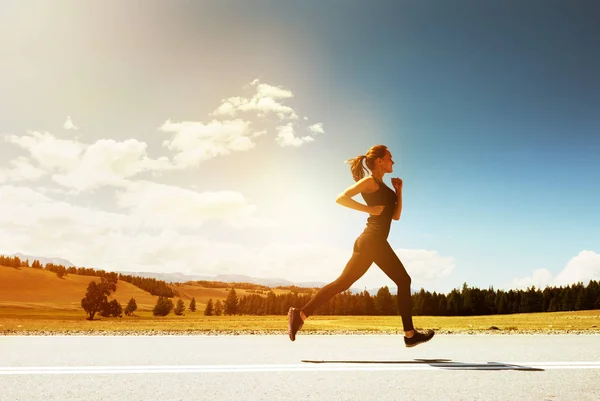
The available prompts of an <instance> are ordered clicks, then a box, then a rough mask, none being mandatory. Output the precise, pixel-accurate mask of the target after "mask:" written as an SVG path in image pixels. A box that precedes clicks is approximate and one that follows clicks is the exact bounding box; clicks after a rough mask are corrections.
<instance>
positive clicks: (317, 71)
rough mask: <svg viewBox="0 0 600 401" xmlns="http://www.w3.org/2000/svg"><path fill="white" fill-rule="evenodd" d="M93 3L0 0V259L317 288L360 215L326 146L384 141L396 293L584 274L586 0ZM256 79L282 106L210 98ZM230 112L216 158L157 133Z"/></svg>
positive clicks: (596, 220) (592, 230) (591, 38)
mask: <svg viewBox="0 0 600 401" xmlns="http://www.w3.org/2000/svg"><path fill="white" fill-rule="evenodd" d="M102 4H103V6H102V7H101V8H100V7H99V6H98V5H93V3H85V4H84V3H79V2H68V1H65V2H61V3H60V4H58V5H56V4H55V5H54V6H52V7H51V6H49V5H47V4H45V3H43V2H40V3H39V7H37V8H36V10H37V11H36V12H35V13H31V12H30V11H29V10H30V8H29V7H28V6H25V5H18V4H17V3H14V4H3V5H1V6H0V11H2V12H1V13H0V14H1V15H2V17H0V22H1V25H2V28H0V34H1V35H0V37H2V39H0V41H1V42H0V44H2V46H3V48H4V49H5V50H4V52H5V56H6V57H5V59H6V60H7V62H6V63H5V64H4V66H3V69H5V73H4V74H2V76H1V77H0V106H1V107H2V109H3V110H4V111H5V112H4V113H2V114H3V115H2V116H1V117H0V134H2V135H4V138H5V141H3V143H2V146H1V147H0V156H1V157H2V158H1V160H0V188H2V190H3V193H2V194H1V196H0V202H2V207H3V210H8V211H14V212H13V213H7V214H5V217H4V220H2V223H3V225H2V227H1V228H0V236H1V238H2V239H3V242H2V243H3V244H4V245H2V249H0V251H2V252H5V253H13V252H25V253H31V254H39V255H42V254H43V255H44V256H53V255H56V256H61V257H65V258H67V259H70V260H71V261H72V262H73V263H75V264H77V265H86V266H89V267H98V268H105V269H111V268H114V269H116V270H128V269H131V270H132V271H140V270H154V271H181V272H186V273H204V274H217V273H219V272H223V273H240V274H248V275H254V276H271V277H281V278H286V279H289V280H293V281H296V282H300V281H328V280H332V279H334V278H335V277H336V276H337V274H339V272H340V271H341V269H342V268H343V265H344V264H345V261H346V260H347V258H348V257H349V256H350V251H351V249H352V242H353V241H354V238H355V237H356V236H357V235H358V234H359V233H360V232H361V230H362V228H363V225H364V222H365V219H366V215H363V214H361V213H359V212H355V211H352V210H350V209H344V208H342V207H340V206H338V205H336V204H335V202H334V200H335V197H336V196H337V194H338V193H339V192H341V191H342V190H343V189H344V188H345V187H347V186H348V185H351V184H352V181H351V175H350V172H349V168H348V166H347V165H344V164H343V161H344V160H345V159H348V158H350V157H354V156H356V155H358V154H362V153H365V152H366V150H367V149H368V148H369V147H370V146H372V145H375V144H379V143H383V144H386V145H388V146H389V148H390V150H391V151H392V154H393V155H394V159H395V162H396V164H395V172H394V173H393V174H392V175H391V176H398V177H401V178H403V180H404V188H405V189H404V211H403V215H402V218H401V220H400V221H399V222H394V225H393V228H392V231H391V234H390V238H389V241H390V243H391V244H392V246H393V247H394V249H396V251H397V252H398V254H399V256H400V258H401V260H403V262H404V263H405V265H406V267H407V270H408V271H409V273H410V274H411V276H413V283H414V284H415V286H417V287H421V286H423V287H425V288H427V289H431V290H438V291H449V290H450V289H452V288H455V287H459V286H461V285H462V283H463V282H467V283H468V284H470V285H474V286H479V287H481V288H486V287H488V286H490V285H493V286H495V287H497V288H509V287H524V286H527V285H531V284H535V285H545V284H567V283H570V282H575V281H578V280H581V281H585V280H589V279H591V278H593V279H600V255H599V253H600V230H599V229H598V227H600V213H599V212H598V211H597V207H598V206H597V205H599V204H600V185H599V184H598V183H600V157H598V155H599V154H600V25H599V24H598V22H597V21H598V20H599V18H600V5H598V3H597V2H593V1H581V2H558V1H528V2H517V1H504V2H493V1H454V2H443V1H418V2H417V1H413V2H399V1H395V2H391V1H390V2H383V1H374V2H368V3H367V2H354V1H304V2H302V3H301V4H300V3H299V2H287V1H252V2H248V1H221V2H203V3H193V2H169V3H164V2H143V5H141V4H142V3H139V4H138V3H135V2H131V3H128V4H126V5H124V4H121V3H120V2H115V1H113V2H103V3H102ZM255 80H258V81H255ZM261 84H262V85H266V86H263V87H262V88H263V89H264V90H265V91H267V92H268V93H269V94H271V95H272V94H274V95H273V96H275V97H274V98H268V99H270V100H271V101H274V102H275V103H274V104H275V105H276V107H280V106H281V105H285V106H287V107H290V108H291V110H292V111H293V113H295V114H297V115H298V118H297V119H293V118H291V117H290V116H291V114H287V115H286V116H284V117H277V115H276V113H275V111H274V110H275V109H269V110H267V113H266V115H262V114H260V113H258V111H257V110H258V109H254V110H251V111H245V112H242V111H240V110H238V111H237V113H238V114H236V115H235V116H234V115H233V114H232V115H227V114H220V115H219V114H218V113H217V114H211V113H213V112H214V111H215V110H216V109H217V108H218V107H219V106H220V105H221V104H223V103H224V102H226V100H227V99H230V98H232V97H243V98H244V99H250V98H251V97H252V96H254V94H259V93H260V89H259V88H261V87H260V85H261ZM265 88H266V89H265ZM269 88H271V89H269ZM273 88H280V89H281V90H284V91H287V92H286V94H285V95H281V96H280V97H277V96H278V95H277V94H276V92H273V90H274V89H273ZM267 92H264V93H267ZM288 95H289V96H288ZM257 96H258V95H257ZM265 96H266V95H265ZM274 107H275V106H274ZM286 110H287V109H286ZM288 111H289V110H288ZM288 111H285V112H286V113H287V112H288ZM244 113H245V114H244ZM252 113H254V114H252ZM240 115H243V118H244V121H246V122H249V123H251V126H252V127H253V128H256V131H255V132H257V134H256V135H255V136H250V138H252V139H248V138H246V139H244V141H245V142H243V144H245V145H244V146H242V145H239V146H238V147H237V148H236V147H235V146H233V145H232V146H233V147H230V148H228V150H227V152H228V153H222V154H217V155H212V156H209V155H208V153H206V152H208V151H207V150H206V149H208V147H209V145H210V146H213V145H211V144H209V143H208V142H206V141H205V140H204V139H203V140H202V141H200V140H199V139H198V138H199V137H198V131H193V130H192V131H193V132H190V131H189V130H188V131H186V130H185V129H184V126H183V125H177V123H178V122H184V121H187V122H195V123H196V124H204V125H203V126H202V127H205V126H206V125H208V124H209V122H210V121H215V120H218V121H220V122H223V121H226V117H227V118H229V117H231V118H232V119H233V118H236V117H239V116H240ZM67 116H69V117H70V118H71V119H72V120H70V121H72V122H73V123H74V127H72V126H70V125H68V124H67V125H65V124H64V123H65V122H66V121H67ZM305 117H306V119H305ZM168 121H170V122H171V125H169V124H168V123H167V122H168ZM219 124H220V123H219ZM286 124H291V125H290V127H293V130H294V135H295V137H294V138H296V141H297V142H296V145H291V142H287V143H286V142H285V141H282V140H280V139H274V138H275V137H276V135H279V133H280V132H281V130H280V128H281V127H282V126H285V125H286ZM313 124H322V125H321V127H322V128H323V131H324V132H323V133H315V132H313V131H310V129H309V127H311V126H313ZM199 126H200V125H195V126H194V127H196V128H197V127H199ZM67 127H68V128H67ZM75 127H76V128H77V129H75ZM160 127H163V128H164V129H160ZM166 127H168V128H166ZM236 129H237V128H236ZM290 129H291V128H290ZM261 130H264V131H265V133H264V134H261V133H260V132H261ZM209 131H210V130H209ZM32 132H38V133H39V132H47V133H48V135H49V137H44V138H45V139H43V138H42V137H41V136H40V135H37V136H36V134H32ZM235 132H236V135H237V133H238V131H235ZM223 133H224V131H218V132H217V131H215V132H213V131H210V140H214V141H215V142H214V143H220V142H219V141H222V135H223ZM213 134H214V135H213ZM169 135H173V136H172V137H169ZM218 135H221V137H219V136H218ZM306 135H309V136H310V137H311V139H310V140H306V141H304V142H303V141H300V140H299V139H298V138H302V137H303V136H306ZM41 138H42V139H41ZM220 138H221V139H220ZM278 138H279V137H278ZM288 139H289V137H288ZM61 140H62V142H61ZM65 141H66V142H65ZM128 141H129V142H128ZM165 141H166V142H168V143H167V144H165ZM169 141H171V142H169ZM250 141H252V146H250V145H248V143H250ZM178 143H180V144H183V147H178V145H177V144H178ZM240 143H242V142H240ZM169 144H170V145H169ZM246 145H248V146H246ZM228 146H229V145H228ZM66 148H72V149H75V150H73V153H68V152H67V154H65V150H64V149H66ZM242 148H243V149H242ZM40 149H43V151H42V150H40ZM49 149H55V150H53V151H52V152H50V151H49ZM90 149H92V151H90ZM192 150H193V151H196V152H199V153H189V152H188V153H187V156H186V155H185V154H184V153H185V151H192ZM44 152H46V153H44ZM86 152H87V153H86ZM203 152H204V153H203ZM84 154H86V155H87V154H89V157H88V156H85V157H84ZM190 154H194V155H196V156H198V155H200V154H202V155H204V156H203V157H204V159H202V160H201V161H198V163H191V162H189V160H191V159H189V157H190V156H189V155H190ZM177 155H182V156H177ZM86 157H87V158H86ZM178 157H180V159H178ZM54 158H56V161H53V162H48V160H54ZM144 158H147V159H149V160H150V161H148V160H146V161H142V160H145V159H144ZM160 158H163V159H161V160H162V162H159V161H158V160H159V159H160ZM184 158H185V160H188V163H187V164H185V165H184V164H182V163H181V160H184ZM66 159H68V160H70V161H69V163H65V162H64V161H65V160H66ZM71 159H72V160H71ZM44 160H46V162H44ZM178 160H179V164H177V163H178ZM124 166H126V167H127V168H125V167H124ZM103 169H106V171H105V170H103ZM94 174H96V175H95V176H94ZM102 174H104V175H102ZM94 177H95V178H94ZM98 177H104V178H98ZM389 178H391V177H386V179H387V180H388V182H389ZM24 199H27V201H26V202H25V201H24ZM160 199H163V201H158V200H160ZM24 202H25V203H24ZM24 204H27V208H25V207H24V206H23V205H24ZM199 204H201V205H200V206H198V205H199ZM223 205H225V206H223ZM19 213H21V215H20V214H19ZM23 213H25V214H26V215H27V216H29V221H27V219H24V218H22V217H21V216H22V214H23ZM9 214H10V217H7V216H8V215H9ZM31 216H33V217H31ZM240 216H243V219H241V218H240ZM242 220H243V221H244V223H243V224H241V226H240V224H237V223H236V222H239V221H242ZM24 221H25V222H24ZM274 223H276V224H274ZM242 226H243V227H242ZM40 227H41V228H40ZM78 229H82V230H83V231H81V232H78V233H77V234H75V231H76V230H78ZM44 230H47V232H46V231H44ZM82 233H86V234H82ZM86 235H87V237H86ZM90 243H93V244H96V245H95V246H94V247H91V246H90V245H89V244H90ZM107 247H108V248H109V249H111V250H113V252H108V253H107V252H106V251H104V249H106V248H107ZM49 253H52V254H53V255H48V254H49ZM235 256H237V258H236V257H235ZM377 270H378V269H377V267H376V266H373V268H372V271H370V272H369V273H367V275H366V276H365V277H364V278H363V279H361V280H362V281H360V282H359V283H357V285H358V286H367V287H371V286H378V285H391V282H390V281H389V280H388V279H386V278H385V277H384V276H383V275H382V274H381V273H380V272H378V271H377Z"/></svg>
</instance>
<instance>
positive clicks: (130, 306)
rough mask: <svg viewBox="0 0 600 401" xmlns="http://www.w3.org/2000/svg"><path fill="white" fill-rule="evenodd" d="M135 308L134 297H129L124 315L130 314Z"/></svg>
mask: <svg viewBox="0 0 600 401" xmlns="http://www.w3.org/2000/svg"><path fill="white" fill-rule="evenodd" d="M136 310H137V303H136V302H135V298H133V297H132V298H131V299H130V300H129V302H128V303H127V306H126V307H125V315H127V316H131V315H133V312H135V311H136Z"/></svg>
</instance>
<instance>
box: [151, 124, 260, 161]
mask: <svg viewBox="0 0 600 401" xmlns="http://www.w3.org/2000/svg"><path fill="white" fill-rule="evenodd" d="M160 129H161V130H162V131H164V132H171V133H174V137H173V138H172V139H170V140H166V141H164V142H163V145H164V146H166V147H167V148H168V149H169V150H173V151H176V152H177V154H176V155H175V157H174V161H175V164H176V165H177V166H179V167H195V166H197V165H199V164H200V163H201V162H203V161H205V160H209V159H212V158H213V157H216V156H219V155H227V154H230V153H231V152H235V151H246V150H250V149H252V148H254V147H255V146H256V145H255V143H254V142H253V141H252V139H251V137H252V136H256V135H261V134H262V132H259V133H254V132H253V131H252V129H251V128H250V122H248V121H243V120H240V119H237V120H229V121H217V120H213V121H211V122H210V123H208V124H204V123H201V122H193V121H182V122H172V121H171V120H167V121H166V122H165V123H164V124H163V125H162V126H161V127H160Z"/></svg>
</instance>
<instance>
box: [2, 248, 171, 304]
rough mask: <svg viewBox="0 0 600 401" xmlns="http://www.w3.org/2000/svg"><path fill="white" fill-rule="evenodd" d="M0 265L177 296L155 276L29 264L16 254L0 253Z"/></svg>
mask: <svg viewBox="0 0 600 401" xmlns="http://www.w3.org/2000/svg"><path fill="white" fill-rule="evenodd" d="M0 266H7V267H14V268H21V267H31V268H34V269H42V270H47V271H50V272H53V273H56V275H57V276H58V277H59V278H62V277H64V276H66V275H67V274H77V275H79V276H94V277H100V278H102V277H104V278H106V279H108V280H117V279H118V280H123V281H125V282H127V283H130V284H132V285H135V286H136V287H138V288H140V289H142V290H144V291H147V292H149V293H150V294H152V295H157V296H162V297H168V298H172V297H176V296H179V293H178V292H177V291H176V290H174V289H173V288H172V286H171V285H170V284H169V283H167V282H165V281H164V280H157V279H155V278H149V277H139V276H133V275H129V274H121V273H115V272H107V271H105V270H96V269H92V268H88V267H75V266H71V267H65V266H63V265H57V264H54V263H46V264H45V265H42V264H41V263H40V261H39V260H34V261H33V262H32V263H31V265H30V264H29V259H27V260H21V259H20V258H19V257H18V256H14V257H10V256H2V255H0Z"/></svg>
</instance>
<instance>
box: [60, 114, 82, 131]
mask: <svg viewBox="0 0 600 401" xmlns="http://www.w3.org/2000/svg"><path fill="white" fill-rule="evenodd" d="M63 127H64V128H65V129H67V130H77V129H79V128H78V127H77V126H76V125H75V124H74V123H73V120H72V119H71V116H68V117H67V120H66V121H65V123H64V124H63Z"/></svg>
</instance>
